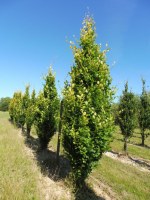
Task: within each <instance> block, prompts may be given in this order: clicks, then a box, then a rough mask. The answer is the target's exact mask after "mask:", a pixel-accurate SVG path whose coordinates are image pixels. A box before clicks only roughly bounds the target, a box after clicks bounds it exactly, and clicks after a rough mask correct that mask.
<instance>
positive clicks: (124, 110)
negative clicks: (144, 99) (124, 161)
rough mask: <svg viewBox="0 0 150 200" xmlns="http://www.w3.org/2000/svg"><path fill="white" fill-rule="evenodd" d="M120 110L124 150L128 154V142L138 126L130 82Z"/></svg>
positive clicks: (121, 101)
mask: <svg viewBox="0 0 150 200" xmlns="http://www.w3.org/2000/svg"><path fill="white" fill-rule="evenodd" d="M118 111H119V117H118V122H119V126H120V129H121V133H122V135H123V137H124V151H125V153H126V154H127V142H128V139H129V138H130V137H131V136H132V134H133V131H134V128H135V127H136V107H135V97H134V94H133V93H132V92H129V91H128V82H126V84H125V90H124V91H123V95H122V96H121V98H120V102H119V108H118Z"/></svg>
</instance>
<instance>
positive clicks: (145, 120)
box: [139, 79, 150, 146]
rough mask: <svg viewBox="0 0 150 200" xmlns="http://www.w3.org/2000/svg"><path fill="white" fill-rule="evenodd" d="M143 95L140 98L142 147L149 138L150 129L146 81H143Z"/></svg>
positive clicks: (149, 104)
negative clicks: (147, 132) (148, 130)
mask: <svg viewBox="0 0 150 200" xmlns="http://www.w3.org/2000/svg"><path fill="white" fill-rule="evenodd" d="M142 84H143V88H142V94H141V96H140V106H139V110H140V112H139V126H140V129H141V139H142V146H144V143H145V138H146V137H147V136H148V135H147V134H146V132H145V131H146V130H147V129H150V98H149V95H148V92H147V91H146V89H145V80H143V79H142Z"/></svg>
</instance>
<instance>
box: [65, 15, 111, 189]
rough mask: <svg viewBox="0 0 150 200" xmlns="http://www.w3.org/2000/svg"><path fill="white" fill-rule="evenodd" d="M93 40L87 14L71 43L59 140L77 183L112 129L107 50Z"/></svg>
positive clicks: (91, 22) (106, 143)
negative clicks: (71, 60) (75, 42)
mask: <svg viewBox="0 0 150 200" xmlns="http://www.w3.org/2000/svg"><path fill="white" fill-rule="evenodd" d="M95 40H96V33H95V23H94V20H93V19H92V18H91V17H86V18H85V20H84V21H83V28H82V30H81V35H80V41H79V46H75V45H72V46H71V48H72V49H73V54H74V61H75V63H74V65H73V67H72V69H71V72H70V77H71V80H70V82H66V84H65V89H64V92H63V95H64V96H63V105H64V106H63V122H62V134H63V138H62V141H63V146H64V149H65V153H66V156H67V157H68V159H69V160H70V164H71V168H72V175H73V180H74V183H75V185H76V186H79V185H82V184H83V182H84V180H85V178H86V177H87V176H88V174H89V173H90V172H91V171H92V169H93V167H94V166H95V164H96V163H97V162H98V160H99V159H100V158H101V156H102V153H103V152H105V151H106V150H108V148H109V143H110V141H111V134H112V130H113V121H112V115H111V102H112V97H113V93H114V92H113V90H112V88H111V77H110V72H109V67H108V65H107V64H106V52H107V50H104V51H102V50H101V46H99V45H98V44H96V42H95ZM71 43H72V42H71Z"/></svg>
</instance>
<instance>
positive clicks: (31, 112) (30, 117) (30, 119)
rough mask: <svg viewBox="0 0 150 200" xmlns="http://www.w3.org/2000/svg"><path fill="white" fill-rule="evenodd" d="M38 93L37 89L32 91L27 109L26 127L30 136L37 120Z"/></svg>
mask: <svg viewBox="0 0 150 200" xmlns="http://www.w3.org/2000/svg"><path fill="white" fill-rule="evenodd" d="M35 106H36V93H35V90H33V91H32V94H31V97H30V99H29V103H28V108H27V109H26V112H25V113H26V119H25V122H26V129H27V136H28V137H29V136H30V131H31V127H32V125H33V123H34V120H35V109H36V107H35Z"/></svg>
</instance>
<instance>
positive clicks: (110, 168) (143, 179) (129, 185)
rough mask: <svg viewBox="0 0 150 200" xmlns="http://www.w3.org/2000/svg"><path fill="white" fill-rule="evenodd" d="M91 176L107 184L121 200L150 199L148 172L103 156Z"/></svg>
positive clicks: (149, 177) (149, 176)
mask: <svg viewBox="0 0 150 200" xmlns="http://www.w3.org/2000/svg"><path fill="white" fill-rule="evenodd" d="M92 176H94V177H96V178H97V179H100V180H101V181H102V182H104V183H106V184H108V185H109V186H110V187H111V188H112V189H113V191H114V192H115V193H116V194H117V196H118V197H119V198H120V199H122V200H133V199H134V200H147V199H150V173H146V172H142V171H140V170H138V169H136V168H135V167H133V166H130V165H127V164H123V163H120V162H119V161H116V160H113V159H111V158H108V157H107V156H103V158H102V159H101V161H100V163H99V164H98V166H97V167H96V169H95V170H94V171H93V173H92Z"/></svg>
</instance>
